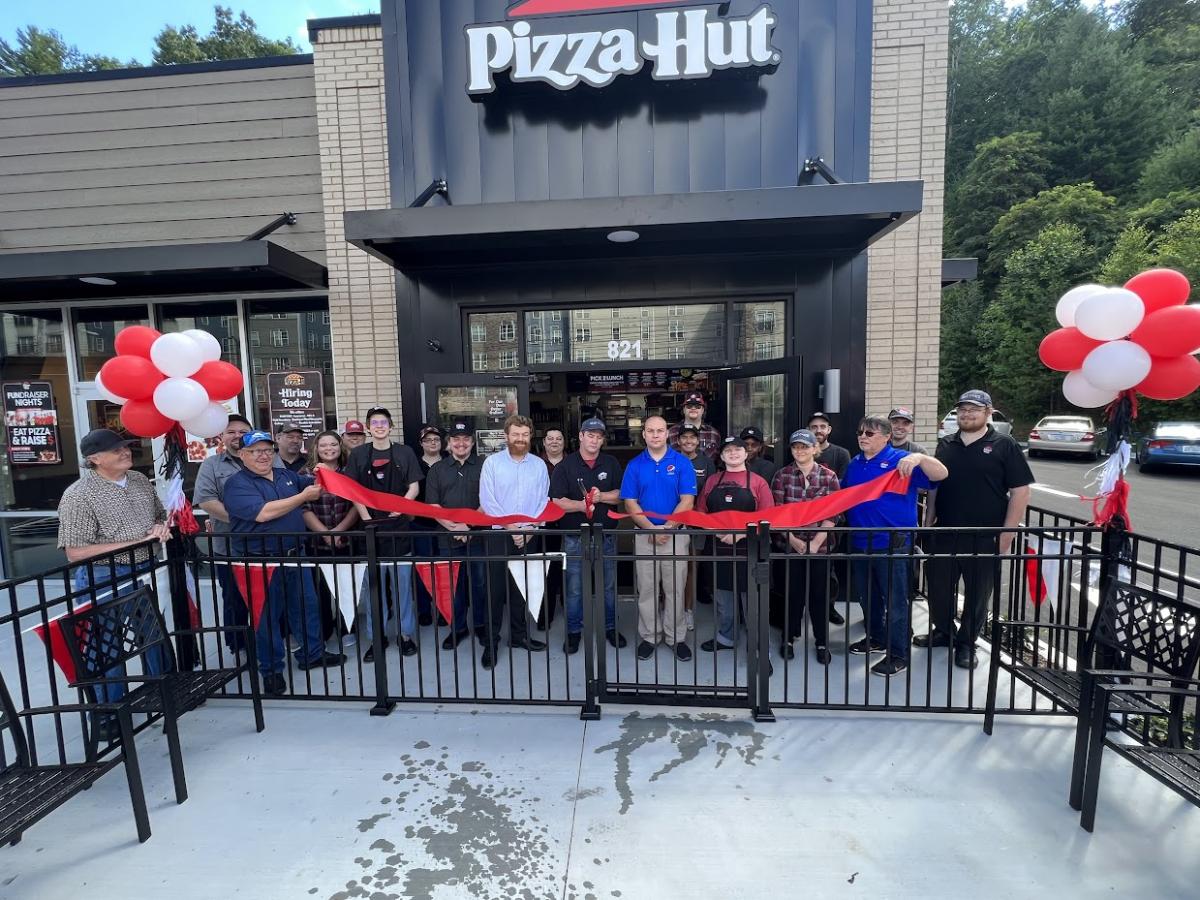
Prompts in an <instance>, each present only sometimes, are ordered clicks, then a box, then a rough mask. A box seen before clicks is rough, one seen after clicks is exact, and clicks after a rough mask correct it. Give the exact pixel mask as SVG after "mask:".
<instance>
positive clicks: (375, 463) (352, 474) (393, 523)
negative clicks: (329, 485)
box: [344, 406, 425, 662]
mask: <svg viewBox="0 0 1200 900" xmlns="http://www.w3.org/2000/svg"><path fill="white" fill-rule="evenodd" d="M366 420H367V428H368V429H369V430H370V433H371V440H370V441H369V442H368V443H366V444H363V445H362V446H361V447H355V448H354V449H353V450H352V451H351V452H350V458H349V459H348V460H347V461H346V468H345V472H344V474H345V475H346V476H347V477H348V478H352V479H354V480H355V481H356V482H358V483H359V484H361V485H362V486H363V487H367V488H370V489H371V490H373V491H380V492H382V493H385V494H395V495H396V496H397V497H404V498H406V499H408V500H415V499H416V498H417V492H418V491H419V490H420V486H421V481H422V479H423V478H424V477H425V475H424V473H423V472H422V471H421V465H420V463H418V462H417V456H416V454H415V453H413V452H412V450H411V449H409V448H408V447H406V446H404V445H403V444H393V443H392V414H391V413H390V412H388V411H387V409H385V408H384V407H382V406H376V407H373V408H371V409H369V410H367V415H366ZM354 506H355V508H357V509H358V514H359V516H361V517H362V520H363V522H367V521H368V520H370V519H376V520H378V519H385V520H387V521H386V522H384V523H382V524H380V525H379V526H378V530H377V532H376V538H377V540H378V547H379V558H380V559H381V560H383V561H384V562H383V563H382V564H381V565H380V567H379V584H380V587H383V586H384V585H386V584H390V585H391V596H392V600H393V601H394V602H395V603H396V605H397V606H398V607H399V618H400V652H401V653H402V654H404V655H405V656H413V655H414V654H415V653H416V652H417V645H416V642H415V641H414V640H413V639H414V638H415V637H416V634H417V614H416V610H415V609H414V608H413V596H412V572H411V569H412V566H411V565H408V566H404V567H399V566H397V565H389V564H388V562H390V561H392V560H395V561H397V562H399V561H400V560H402V559H403V558H404V557H406V556H409V555H411V553H412V537H411V536H410V535H409V533H408V523H409V519H410V517H409V516H402V515H400V514H398V513H392V512H387V511H386V510H381V509H368V508H367V507H365V506H363V505H362V504H361V503H355V504H354ZM369 584H370V582H369V581H368V588H367V589H366V590H364V591H363V598H364V600H365V601H366V602H367V603H370V601H371V597H370V588H369ZM380 602H381V605H382V607H383V622H381V623H380V624H381V626H382V628H383V646H384V647H387V645H388V638H387V631H388V621H389V619H390V615H389V607H388V603H387V600H386V598H381V600H380ZM368 609H370V607H368ZM366 621H367V628H366V638H367V641H368V647H367V652H366V653H365V654H364V655H363V661H364V662H370V661H371V660H372V659H374V657H375V652H374V646H372V645H371V643H370V642H371V640H372V638H373V623H372V621H371V616H370V615H369V614H368V616H367V618H366Z"/></svg>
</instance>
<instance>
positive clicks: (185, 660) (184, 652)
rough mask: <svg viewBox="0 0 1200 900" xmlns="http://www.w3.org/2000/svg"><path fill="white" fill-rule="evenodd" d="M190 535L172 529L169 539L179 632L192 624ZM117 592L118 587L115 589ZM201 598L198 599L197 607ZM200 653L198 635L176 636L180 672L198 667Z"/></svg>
mask: <svg viewBox="0 0 1200 900" xmlns="http://www.w3.org/2000/svg"><path fill="white" fill-rule="evenodd" d="M189 540H191V539H190V538H186V537H184V536H183V535H182V534H180V532H179V529H177V528H173V529H171V539H170V540H169V541H167V585H168V586H169V589H170V592H171V614H172V616H173V617H174V622H175V629H176V631H179V630H182V629H188V628H191V627H192V607H191V603H190V602H189V601H188V589H187V573H186V570H185V569H186V566H187V555H188V542H189ZM114 593H115V588H114ZM199 603H200V598H199V597H197V598H196V604H197V606H198V605H199ZM198 658H199V654H198V653H197V652H196V635H194V634H177V635H176V636H175V661H176V662H177V663H178V665H179V669H180V671H184V672H188V671H191V670H192V669H194V668H196V662H197V660H198Z"/></svg>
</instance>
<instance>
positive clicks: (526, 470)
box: [479, 415, 550, 669]
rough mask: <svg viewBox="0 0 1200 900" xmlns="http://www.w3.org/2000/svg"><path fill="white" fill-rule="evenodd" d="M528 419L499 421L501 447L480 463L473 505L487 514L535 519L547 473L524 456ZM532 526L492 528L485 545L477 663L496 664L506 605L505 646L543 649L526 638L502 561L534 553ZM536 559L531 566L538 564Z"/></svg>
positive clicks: (521, 606) (546, 490)
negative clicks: (483, 624) (482, 632)
mask: <svg viewBox="0 0 1200 900" xmlns="http://www.w3.org/2000/svg"><path fill="white" fill-rule="evenodd" d="M532 440H533V421H532V420H530V419H529V418H528V417H527V416H520V415H514V416H509V417H508V418H507V419H505V420H504V441H505V448H504V449H503V450H501V451H499V452H498V453H493V454H492V455H491V456H489V457H488V458H487V459H486V460H484V462H483V470H482V472H480V475H479V507H480V509H482V510H483V511H484V512H485V513H487V514H488V515H489V516H511V515H522V516H530V517H533V516H538V515H540V514H541V513H542V511H543V510H544V509H545V508H546V503H547V502H549V496H550V472H549V470H547V468H546V462H545V460H543V459H542V458H541V457H540V456H537V455H536V454H534V453H532V452H530V442H531V441H532ZM536 528H537V526H536V525H535V524H533V523H526V522H521V523H517V524H514V525H503V526H496V527H495V530H494V531H493V534H492V536H491V540H490V541H489V546H488V555H489V556H491V557H492V559H491V561H490V562H489V563H488V597H489V602H488V619H487V630H486V639H485V646H484V648H483V656H482V658H481V660H480V664H481V665H482V666H483V667H484V668H485V669H490V668H492V667H493V666H495V665H496V655H497V652H498V649H499V646H500V629H501V627H502V626H503V624H504V608H505V606H507V607H508V644H509V646H510V647H523V648H524V649H526V650H531V651H535V652H536V651H540V650H545V649H546V645H545V644H544V643H543V642H542V641H539V640H536V639H534V638H531V637H530V636H529V623H528V621H527V611H528V608H527V606H526V599H525V597H524V596H523V595H522V592H521V590H520V589H519V588H517V586H516V585H515V584H511V583H510V582H511V579H510V577H509V572H508V565H507V559H508V558H510V557H511V558H515V559H521V558H522V557H524V556H525V555H527V554H529V553H531V552H535V550H536V548H537V545H538V542H537V533H536V531H535V529H536ZM541 564H542V562H541V560H537V561H536V562H534V563H533V565H541Z"/></svg>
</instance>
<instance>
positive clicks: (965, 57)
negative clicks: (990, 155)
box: [946, 0, 1015, 188]
mask: <svg viewBox="0 0 1200 900" xmlns="http://www.w3.org/2000/svg"><path fill="white" fill-rule="evenodd" d="M1011 30H1012V25H1011V17H1010V15H1009V13H1008V10H1007V9H1006V8H1005V6H1004V3H1003V2H1002V0H958V2H956V3H955V4H954V5H953V6H951V7H950V57H949V71H948V76H947V81H948V84H947V119H946V181H947V187H951V188H952V187H953V186H954V183H955V182H956V181H957V180H958V178H959V177H961V176H962V175H963V174H964V173H965V171H966V168H967V164H968V163H969V162H970V161H971V158H972V157H973V156H974V155H975V148H976V147H977V146H978V145H980V144H982V143H983V142H984V141H986V140H988V139H990V138H993V137H996V136H997V135H1001V134H1007V133H1009V132H1011V131H1014V130H1015V129H1013V128H1009V127H1005V125H1003V124H1002V123H1003V122H1004V121H1006V119H1007V113H1006V110H1005V99H1006V98H1005V96H1004V95H1005V93H1006V89H1005V85H1004V82H1003V80H1002V78H1001V75H1000V73H1001V69H1002V68H1003V65H1004V59H1005V55H1006V53H1007V51H1008V49H1009V46H1010V44H1011V40H1012V38H1011Z"/></svg>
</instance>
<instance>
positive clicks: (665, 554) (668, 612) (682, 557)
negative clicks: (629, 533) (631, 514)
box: [633, 531, 691, 647]
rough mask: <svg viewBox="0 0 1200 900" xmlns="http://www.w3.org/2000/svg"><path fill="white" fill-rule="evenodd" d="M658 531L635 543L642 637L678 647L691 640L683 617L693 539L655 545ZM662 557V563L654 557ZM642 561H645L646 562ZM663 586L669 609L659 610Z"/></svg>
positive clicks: (677, 538)
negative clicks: (659, 597)
mask: <svg viewBox="0 0 1200 900" xmlns="http://www.w3.org/2000/svg"><path fill="white" fill-rule="evenodd" d="M661 533H662V532H658V531H639V532H638V533H637V535H636V536H635V540H634V544H633V546H634V553H636V554H637V556H638V557H639V558H638V560H637V562H636V563H635V569H636V571H637V586H638V636H639V637H641V639H642V640H643V641H649V642H650V643H652V644H657V643H658V642H659V641H660V640H661V641H663V642H665V643H666V644H668V645H669V646H672V647H673V646H675V645H676V644H678V643H681V642H683V641H685V640H687V623H686V622H685V621H684V615H683V595H684V585H685V583H686V582H687V570H688V560H687V555H688V550H689V549H690V547H691V537H690V536H689V535H686V534H678V533H674V534H672V537H671V540H669V541H668V542H667V543H665V544H656V543H654V536H655V535H658V534H661ZM656 555H657V556H659V557H661V558H660V559H651V558H650V557H653V556H656ZM642 557H645V558H644V559H643V558H642ZM659 584H661V585H662V589H663V594H664V595H665V596H666V606H665V608H664V609H663V611H662V612H661V613H660V612H659V610H658V586H659Z"/></svg>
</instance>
